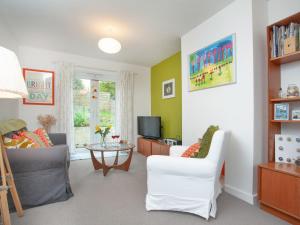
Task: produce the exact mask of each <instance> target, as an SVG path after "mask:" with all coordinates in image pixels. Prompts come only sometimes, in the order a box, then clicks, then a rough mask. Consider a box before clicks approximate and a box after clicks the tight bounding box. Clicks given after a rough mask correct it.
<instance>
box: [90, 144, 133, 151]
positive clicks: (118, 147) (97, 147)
mask: <svg viewBox="0 0 300 225" xmlns="http://www.w3.org/2000/svg"><path fill="white" fill-rule="evenodd" d="M134 147H135V145H134V144H130V143H128V144H119V143H106V144H105V145H103V144H100V143H98V144H90V145H88V146H86V149H88V150H90V151H107V152H113V151H126V150H130V149H133V148H134Z"/></svg>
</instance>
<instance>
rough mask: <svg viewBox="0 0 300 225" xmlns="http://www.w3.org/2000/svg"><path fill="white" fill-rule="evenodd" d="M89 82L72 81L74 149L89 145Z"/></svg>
mask: <svg viewBox="0 0 300 225" xmlns="http://www.w3.org/2000/svg"><path fill="white" fill-rule="evenodd" d="M90 94H91V90H90V80H86V79H74V80H73V107H74V108H73V117H74V132H75V138H74V139H75V146H76V148H80V147H83V146H84V145H86V144H89V143H90V127H89V126H90V124H89V123H90V99H91V98H90Z"/></svg>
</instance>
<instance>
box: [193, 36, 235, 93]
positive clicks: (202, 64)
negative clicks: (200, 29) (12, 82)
mask: <svg viewBox="0 0 300 225" xmlns="http://www.w3.org/2000/svg"><path fill="white" fill-rule="evenodd" d="M188 60H189V77H188V83H189V90H190V91H197V90H202V89H206V88H212V87H217V86H221V85H226V84H232V83H235V82H236V74H235V63H236V60H235V34H232V35H229V36H227V37H225V38H223V39H221V40H218V41H216V42H214V43H212V44H210V45H208V46H207V47H204V48H202V49H199V50H198V51H196V52H194V53H192V54H190V55H189V59H188Z"/></svg>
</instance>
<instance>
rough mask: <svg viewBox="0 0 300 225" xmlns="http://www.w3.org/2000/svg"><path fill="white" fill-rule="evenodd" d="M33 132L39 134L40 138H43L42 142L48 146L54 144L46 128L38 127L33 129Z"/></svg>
mask: <svg viewBox="0 0 300 225" xmlns="http://www.w3.org/2000/svg"><path fill="white" fill-rule="evenodd" d="M33 133H35V134H37V135H38V136H39V137H40V139H41V140H42V142H44V144H45V145H46V147H51V146H53V143H52V141H51V140H50V138H49V136H48V134H47V131H46V130H45V129H44V128H38V129H36V130H35V131H33Z"/></svg>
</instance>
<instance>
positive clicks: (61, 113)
mask: <svg viewBox="0 0 300 225" xmlns="http://www.w3.org/2000/svg"><path fill="white" fill-rule="evenodd" d="M56 66H57V73H56V74H57V81H58V82H57V87H58V88H57V94H56V96H57V99H56V102H57V107H56V109H57V128H58V132H63V133H66V134H67V142H68V145H69V148H70V152H73V151H74V150H75V144H74V120H73V79H74V65H73V64H71V63H66V62H59V63H57V65H56Z"/></svg>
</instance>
